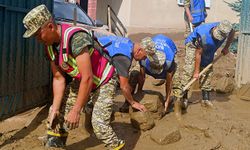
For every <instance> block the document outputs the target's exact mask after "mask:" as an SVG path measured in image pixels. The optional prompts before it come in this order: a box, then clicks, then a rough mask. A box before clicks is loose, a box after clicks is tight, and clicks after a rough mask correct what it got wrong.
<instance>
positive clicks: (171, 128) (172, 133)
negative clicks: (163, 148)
mask: <svg viewBox="0 0 250 150" xmlns="http://www.w3.org/2000/svg"><path fill="white" fill-rule="evenodd" d="M150 138H151V139H152V140H153V141H155V142H156V143H158V144H160V145H166V144H171V143H175V142H178V141H179V140H180V139H181V133H180V130H179V128H178V125H177V123H176V122H175V123H172V122H171V121H170V120H169V121H167V122H159V123H158V124H157V126H156V127H155V128H154V129H153V130H152V132H151V135H150Z"/></svg>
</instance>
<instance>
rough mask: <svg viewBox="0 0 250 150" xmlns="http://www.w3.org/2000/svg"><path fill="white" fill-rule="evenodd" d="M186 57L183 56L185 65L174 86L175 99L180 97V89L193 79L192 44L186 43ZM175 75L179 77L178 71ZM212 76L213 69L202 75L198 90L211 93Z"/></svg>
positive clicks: (193, 55) (193, 50) (193, 60)
mask: <svg viewBox="0 0 250 150" xmlns="http://www.w3.org/2000/svg"><path fill="white" fill-rule="evenodd" d="M185 49H186V56H185V65H184V67H183V74H182V76H181V77H180V76H179V77H177V79H175V80H177V81H175V82H177V83H181V84H177V85H176V86H174V91H173V93H174V96H176V97H182V96H183V95H182V90H181V89H182V88H183V87H184V86H185V85H187V83H188V82H190V81H191V79H192V78H193V74H194V67H195V50H196V48H195V47H194V45H193V44H192V43H187V44H186V48H185ZM202 69H204V68H203V67H201V68H200V71H201V70H202ZM176 74H179V75H180V69H179V70H177V72H176ZM212 76H213V68H212V67H211V68H210V69H209V70H208V71H207V72H206V73H204V74H203V75H202V76H201V77H200V79H199V84H200V88H201V89H202V90H205V91H211V79H212Z"/></svg>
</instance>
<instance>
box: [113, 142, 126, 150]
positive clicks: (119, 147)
mask: <svg viewBox="0 0 250 150" xmlns="http://www.w3.org/2000/svg"><path fill="white" fill-rule="evenodd" d="M124 145H125V143H123V144H121V145H119V146H118V147H116V148H114V150H120V149H122V148H123V147H124Z"/></svg>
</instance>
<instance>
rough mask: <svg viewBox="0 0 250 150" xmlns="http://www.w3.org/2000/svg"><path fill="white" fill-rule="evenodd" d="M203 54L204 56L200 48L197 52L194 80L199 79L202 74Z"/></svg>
mask: <svg viewBox="0 0 250 150" xmlns="http://www.w3.org/2000/svg"><path fill="white" fill-rule="evenodd" d="M201 54H202V48H201V47H198V48H196V50H195V66H194V75H193V77H194V78H197V79H198V78H199V73H200V64H201Z"/></svg>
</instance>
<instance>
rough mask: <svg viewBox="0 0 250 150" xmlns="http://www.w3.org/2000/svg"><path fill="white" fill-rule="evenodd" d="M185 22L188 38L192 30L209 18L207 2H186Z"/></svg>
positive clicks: (200, 0)
mask: <svg viewBox="0 0 250 150" xmlns="http://www.w3.org/2000/svg"><path fill="white" fill-rule="evenodd" d="M184 9H185V11H184V20H185V26H186V31H185V35H184V37H185V38H186V37H187V36H188V34H189V33H190V32H191V28H193V29H194V28H195V27H197V26H199V25H200V24H202V23H204V22H205V19H206V17H207V12H206V6H205V0H184Z"/></svg>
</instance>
